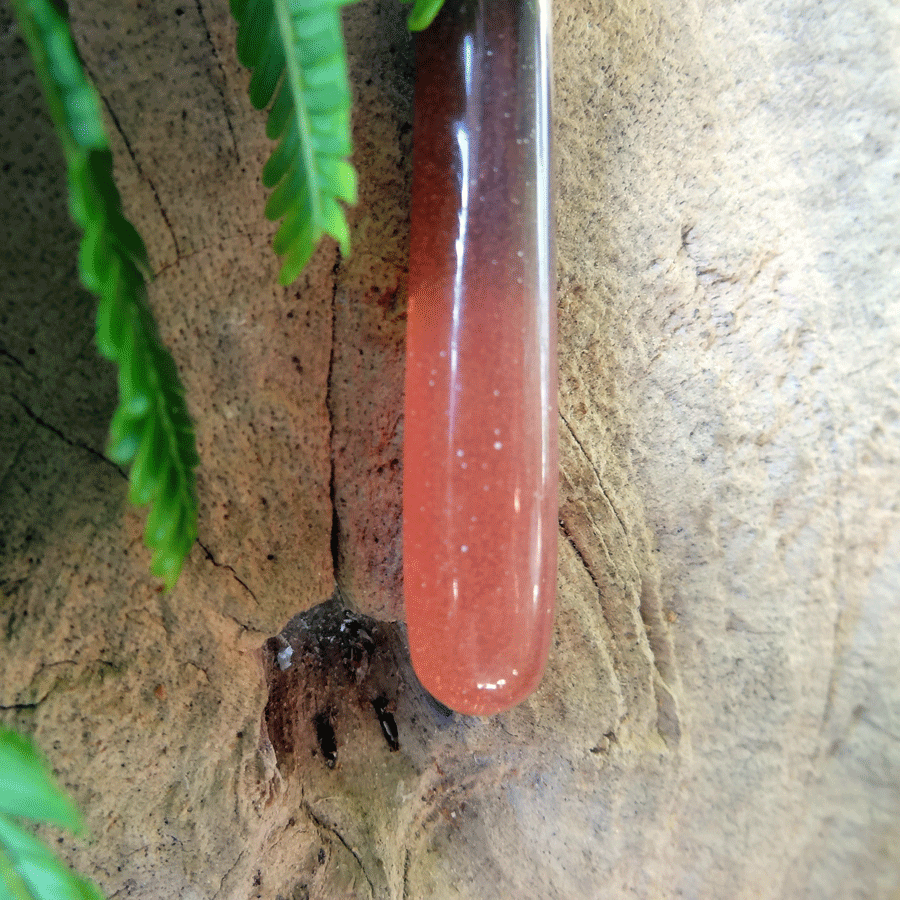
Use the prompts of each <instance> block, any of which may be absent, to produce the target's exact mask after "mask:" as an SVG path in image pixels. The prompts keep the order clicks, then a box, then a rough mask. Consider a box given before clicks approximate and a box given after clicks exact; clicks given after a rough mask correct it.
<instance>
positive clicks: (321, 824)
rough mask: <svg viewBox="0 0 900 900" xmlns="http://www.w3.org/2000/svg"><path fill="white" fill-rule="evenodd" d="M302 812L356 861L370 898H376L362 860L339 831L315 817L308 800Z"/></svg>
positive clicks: (373, 887)
mask: <svg viewBox="0 0 900 900" xmlns="http://www.w3.org/2000/svg"><path fill="white" fill-rule="evenodd" d="M303 811H304V812H305V813H306V815H307V816H309V818H310V819H311V820H312V822H313V824H314V825H315V826H316V827H317V828H318V829H319V830H320V831H327V832H328V833H329V834H333V835H334V836H335V837H336V838H337V839H338V840H339V841H340V842H341V844H342V845H343V847H344V848H345V849H346V850H347V851H348V852H349V853H350V855H351V856H352V857H353V858H354V859H355V860H356V862H357V864H358V865H359V870H360V872H362V873H363V877H364V878H365V879H366V881H367V882H368V885H369V890H370V891H371V894H372V896H373V897H375V896H376V892H375V885H374V883H373V882H372V879H371V878H370V877H369V873H368V872H367V871H366V867H365V866H364V865H363V862H362V858H361V857H360V855H359V853H357V852H356V850H354V849H353V847H351V846H350V844H349V843H348V842H347V840H346V839H345V838H344V836H343V835H342V834H341V833H340V831H338V830H337V827H336V826H334V825H332V824H331V823H330V822H326V821H325V820H324V819H322V818H320V817H319V816H317V815H316V813H315V811H314V810H313V808H312V806H310V804H309V801H308V800H304V801H303Z"/></svg>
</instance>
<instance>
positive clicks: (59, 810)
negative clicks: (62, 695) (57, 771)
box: [0, 728, 81, 831]
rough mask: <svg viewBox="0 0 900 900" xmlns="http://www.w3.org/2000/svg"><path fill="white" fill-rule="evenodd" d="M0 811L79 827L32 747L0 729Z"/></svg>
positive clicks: (74, 812) (72, 810)
mask: <svg viewBox="0 0 900 900" xmlns="http://www.w3.org/2000/svg"><path fill="white" fill-rule="evenodd" d="M0 812H2V813H6V814H8V815H10V816H18V817H21V818H23V819H32V820H34V821H38V822H52V823H53V824H55V825H62V826H63V827H64V828H69V829H71V830H72V831H79V830H80V828H81V818H80V817H79V815H78V811H77V810H76V809H75V807H74V805H73V804H72V801H71V800H69V798H68V797H67V796H66V795H65V794H64V793H63V792H62V791H61V790H60V789H59V788H58V787H57V786H56V784H55V783H54V782H53V781H52V780H51V778H50V777H49V776H48V775H47V772H46V769H45V766H44V763H43V761H42V760H41V758H40V756H38V753H37V751H36V750H35V749H34V746H33V745H32V744H31V742H30V741H29V740H28V739H27V738H24V737H22V736H21V735H19V734H17V733H16V732H14V731H11V730H9V729H8V728H0Z"/></svg>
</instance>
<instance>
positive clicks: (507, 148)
mask: <svg viewBox="0 0 900 900" xmlns="http://www.w3.org/2000/svg"><path fill="white" fill-rule="evenodd" d="M549 112H550V60H549V9H548V4H547V3H546V2H543V0H539V2H520V0H493V2H491V3H487V2H486V0H468V2H467V0H447V2H446V4H445V5H444V7H443V9H442V10H441V12H440V14H439V15H438V18H437V19H436V21H435V23H434V25H432V26H431V27H430V28H429V29H427V30H426V31H425V32H423V33H422V34H421V35H419V36H418V38H417V74H416V99H415V125H414V141H415V147H414V177H413V199H412V238H411V248H410V274H409V313H408V325H407V369H406V422H405V438H404V441H405V447H404V485H403V492H404V497H403V552H404V591H405V600H406V618H407V624H408V629H409V646H410V653H411V656H412V662H413V666H414V668H415V670H416V673H417V675H418V676H419V678H420V680H421V681H422V684H423V685H424V686H425V688H426V689H427V690H428V691H430V692H431V694H433V695H434V696H435V697H436V698H437V699H438V700H440V701H441V702H442V703H444V704H446V705H447V706H449V707H450V708H452V709H454V710H457V711H458V712H462V713H467V714H470V715H488V714H490V713H495V712H499V711H501V710H503V709H507V708H508V707H510V706H513V705H515V704H516V703H518V702H520V701H521V700H523V699H525V697H527V696H528V695H529V694H530V693H531V692H532V691H533V690H534V688H535V687H536V686H537V684H538V682H539V680H540V677H541V674H542V672H543V670H544V666H545V664H546V659H547V653H548V649H549V645H550V636H551V632H552V627H553V609H554V602H555V594H556V532H557V480H558V476H557V457H558V451H557V434H556V427H557V426H556V416H557V406H556V390H557V377H556V304H555V300H554V295H553V291H552V285H553V282H554V280H555V272H554V265H553V241H552V227H551V225H552V219H551V202H550V179H551V162H550V152H549Z"/></svg>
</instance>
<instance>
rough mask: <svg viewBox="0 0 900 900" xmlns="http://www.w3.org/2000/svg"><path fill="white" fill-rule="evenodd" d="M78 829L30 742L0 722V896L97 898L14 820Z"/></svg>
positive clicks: (18, 898)
mask: <svg viewBox="0 0 900 900" xmlns="http://www.w3.org/2000/svg"><path fill="white" fill-rule="evenodd" d="M15 818H24V819H31V820H33V821H37V822H51V823H54V824H57V825H63V826H64V827H66V828H69V829H70V830H72V831H75V832H78V831H80V830H81V820H80V818H79V816H78V812H77V810H76V809H75V807H74V806H73V805H72V801H71V800H69V798H68V797H67V796H66V795H65V794H64V793H63V792H62V791H61V790H60V789H59V787H57V785H56V784H55V783H54V781H53V780H52V779H51V777H50V775H49V774H48V772H47V769H46V767H45V766H44V763H43V762H42V761H41V759H40V757H39V756H38V754H37V752H36V751H35V749H34V747H33V746H32V744H31V743H30V742H29V741H27V740H26V739H25V738H23V737H22V736H21V735H19V734H16V732H14V731H11V730H9V729H8V728H3V727H0V896H3V897H10V898H12V900H103V895H102V894H101V893H100V891H99V890H97V888H96V886H95V885H93V884H91V882H89V881H87V880H85V879H83V878H81V877H79V876H77V875H74V874H73V873H72V872H70V871H69V870H68V869H67V868H66V867H65V866H63V865H62V863H60V862H59V860H57V859H56V857H54V856H53V854H52V853H51V852H50V851H49V850H48V849H47V848H46V847H45V846H44V845H43V844H42V843H41V842H40V841H39V840H37V838H35V837H34V836H33V835H31V834H29V833H28V832H27V831H26V830H25V829H24V828H22V827H21V826H20V825H19V824H18V823H17V822H16V821H15V820H14V819H15Z"/></svg>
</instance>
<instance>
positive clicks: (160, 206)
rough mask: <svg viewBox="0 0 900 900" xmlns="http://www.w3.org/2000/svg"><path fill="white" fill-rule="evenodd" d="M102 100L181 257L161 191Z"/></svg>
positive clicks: (91, 75)
mask: <svg viewBox="0 0 900 900" xmlns="http://www.w3.org/2000/svg"><path fill="white" fill-rule="evenodd" d="M85 69H86V71H87V73H88V75H89V76H90V79H91V81H92V82H93V83H94V84H95V85H96V84H97V83H98V82H97V79H96V78H95V77H94V74H93V72H91V70H90V69H88V68H87V66H85ZM100 99H101V100H102V101H103V105H104V107H106V111H107V112H108V113H109V117H110V119H112V123H113V125H115V127H116V131H117V132H118V133H119V137H121V138H122V143H123V144H124V145H125V150H126V151H127V153H128V155H129V156H130V157H131V161H132V162H133V163H134V167H135V168H136V169H137V173H138V175H140V176H141V178H143V179H144V181H146V182H147V184H148V185H149V186H150V190H151V191H152V193H153V198H154V200H155V201H156V206H157V208H158V209H159V214H160V215H161V216H162V220H163V222H165V223H166V228H168V230H169V235H170V236H171V238H172V243H173V244H174V246H175V256H176V257H180V256H181V248H180V247H179V246H178V238H177V237H176V236H175V229H174V228H172V223H171V222H170V221H169V216H168V214H167V213H166V208H165V207H164V206H163V202H162V200H161V199H160V196H159V191H158V190H157V189H156V185H155V184H154V183H153V179H152V178H151V177H150V176H149V175H148V174H147V173H146V172H145V171H144V169H143V167H142V166H141V164H140V162H138V158H137V154H136V153H135V152H134V149H133V148H132V146H131V141H129V140H128V136H127V135H126V134H125V130H124V129H123V128H122V124H121V122H119V117H118V116H117V115H116V113H115V111H114V110H113V108H112V104H111V103H110V102H109V99H108V98H107V97H106V95H105V94H102V93H101V94H100Z"/></svg>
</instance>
